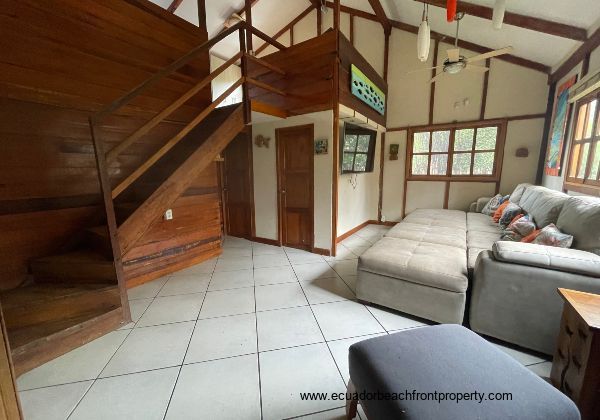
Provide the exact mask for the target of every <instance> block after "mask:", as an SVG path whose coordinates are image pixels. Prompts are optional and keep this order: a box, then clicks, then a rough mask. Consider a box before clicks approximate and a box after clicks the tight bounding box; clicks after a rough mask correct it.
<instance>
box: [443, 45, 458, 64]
mask: <svg viewBox="0 0 600 420" xmlns="http://www.w3.org/2000/svg"><path fill="white" fill-rule="evenodd" d="M446 52H447V53H448V60H450V61H451V62H452V63H456V62H457V61H458V60H460V49H458V48H452V49H451V50H448V51H446Z"/></svg>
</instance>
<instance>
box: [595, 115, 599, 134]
mask: <svg viewBox="0 0 600 420" xmlns="http://www.w3.org/2000/svg"><path fill="white" fill-rule="evenodd" d="M596 135H597V136H600V113H598V120H597V121H596Z"/></svg>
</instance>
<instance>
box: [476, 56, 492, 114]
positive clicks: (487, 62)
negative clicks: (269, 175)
mask: <svg viewBox="0 0 600 420" xmlns="http://www.w3.org/2000/svg"><path fill="white" fill-rule="evenodd" d="M491 63H492V60H491V59H489V58H488V59H487V60H485V66H486V67H487V68H488V69H489V68H490V65H491ZM489 83H490V70H488V71H486V72H485V74H484V75H483V91H482V93H481V111H480V112H479V119H480V120H484V119H485V108H486V106H487V96H488V85H489Z"/></svg>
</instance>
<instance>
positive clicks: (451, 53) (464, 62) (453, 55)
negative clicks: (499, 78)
mask: <svg viewBox="0 0 600 420" xmlns="http://www.w3.org/2000/svg"><path fill="white" fill-rule="evenodd" d="M464 15H465V14H464V13H463V12H457V13H456V15H455V17H454V20H455V21H456V37H455V38H454V48H453V49H450V50H448V51H447V52H446V53H447V54H448V57H447V58H446V59H445V60H444V63H443V64H441V65H439V66H437V67H430V68H427V69H419V70H414V71H411V72H409V73H415V72H419V71H426V70H433V69H440V70H442V72H440V73H439V74H437V75H436V76H435V77H434V78H433V79H431V80H430V81H429V82H430V83H435V82H436V81H438V80H439V79H441V78H443V77H445V76H446V75H449V74H457V73H460V72H461V71H463V70H466V71H472V72H477V73H485V72H486V71H488V70H489V68H488V67H484V66H479V65H476V64H473V63H476V62H478V61H483V60H486V59H488V58H492V57H497V56H499V55H503V54H508V53H510V52H512V50H513V47H505V48H501V49H499V50H494V51H489V52H487V53H484V54H480V55H476V56H474V57H465V56H463V55H461V54H460V49H459V48H458V32H459V29H460V21H461V19H462V18H463V17H464Z"/></svg>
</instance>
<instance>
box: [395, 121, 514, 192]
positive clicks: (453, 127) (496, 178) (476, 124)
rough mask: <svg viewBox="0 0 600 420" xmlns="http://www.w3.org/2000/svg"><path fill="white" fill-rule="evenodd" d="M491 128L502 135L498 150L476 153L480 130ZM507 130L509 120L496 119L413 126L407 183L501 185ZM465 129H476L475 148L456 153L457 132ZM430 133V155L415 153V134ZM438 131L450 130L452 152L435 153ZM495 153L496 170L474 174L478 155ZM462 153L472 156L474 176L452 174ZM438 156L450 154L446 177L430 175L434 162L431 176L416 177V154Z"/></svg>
mask: <svg viewBox="0 0 600 420" xmlns="http://www.w3.org/2000/svg"><path fill="white" fill-rule="evenodd" d="M487 127H497V128H498V134H497V137H496V147H495V149H494V150H475V147H476V143H477V129H479V128H487ZM506 127H507V120H506V119H494V120H482V121H470V122H464V123H459V122H457V123H451V124H431V125H423V126H418V127H411V128H409V129H408V133H407V140H408V141H407V146H406V180H407V181H453V182H500V178H501V176H502V164H503V161H504V144H505V140H506ZM464 129H474V130H475V132H474V133H473V145H472V147H471V150H470V152H469V151H467V150H465V151H455V150H454V142H455V133H456V131H457V130H464ZM426 131H429V132H430V133H431V134H430V141H429V152H428V153H414V152H413V143H414V135H415V133H422V132H426ZM434 131H450V140H449V144H448V150H447V151H446V152H431V148H432V144H433V141H432V140H433V134H432V133H433V132H434ZM492 151H493V152H494V154H495V156H494V168H493V171H492V174H490V175H472V172H473V165H474V162H475V153H476V152H478V153H485V152H492ZM461 153H470V154H471V170H470V172H471V174H469V175H453V174H452V164H453V159H454V155H456V154H461ZM436 154H447V155H448V163H447V167H446V174H445V175H429V171H430V169H431V159H429V165H428V167H427V172H428V174H427V175H413V174H412V165H413V156H414V155H424V156H432V155H436Z"/></svg>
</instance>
